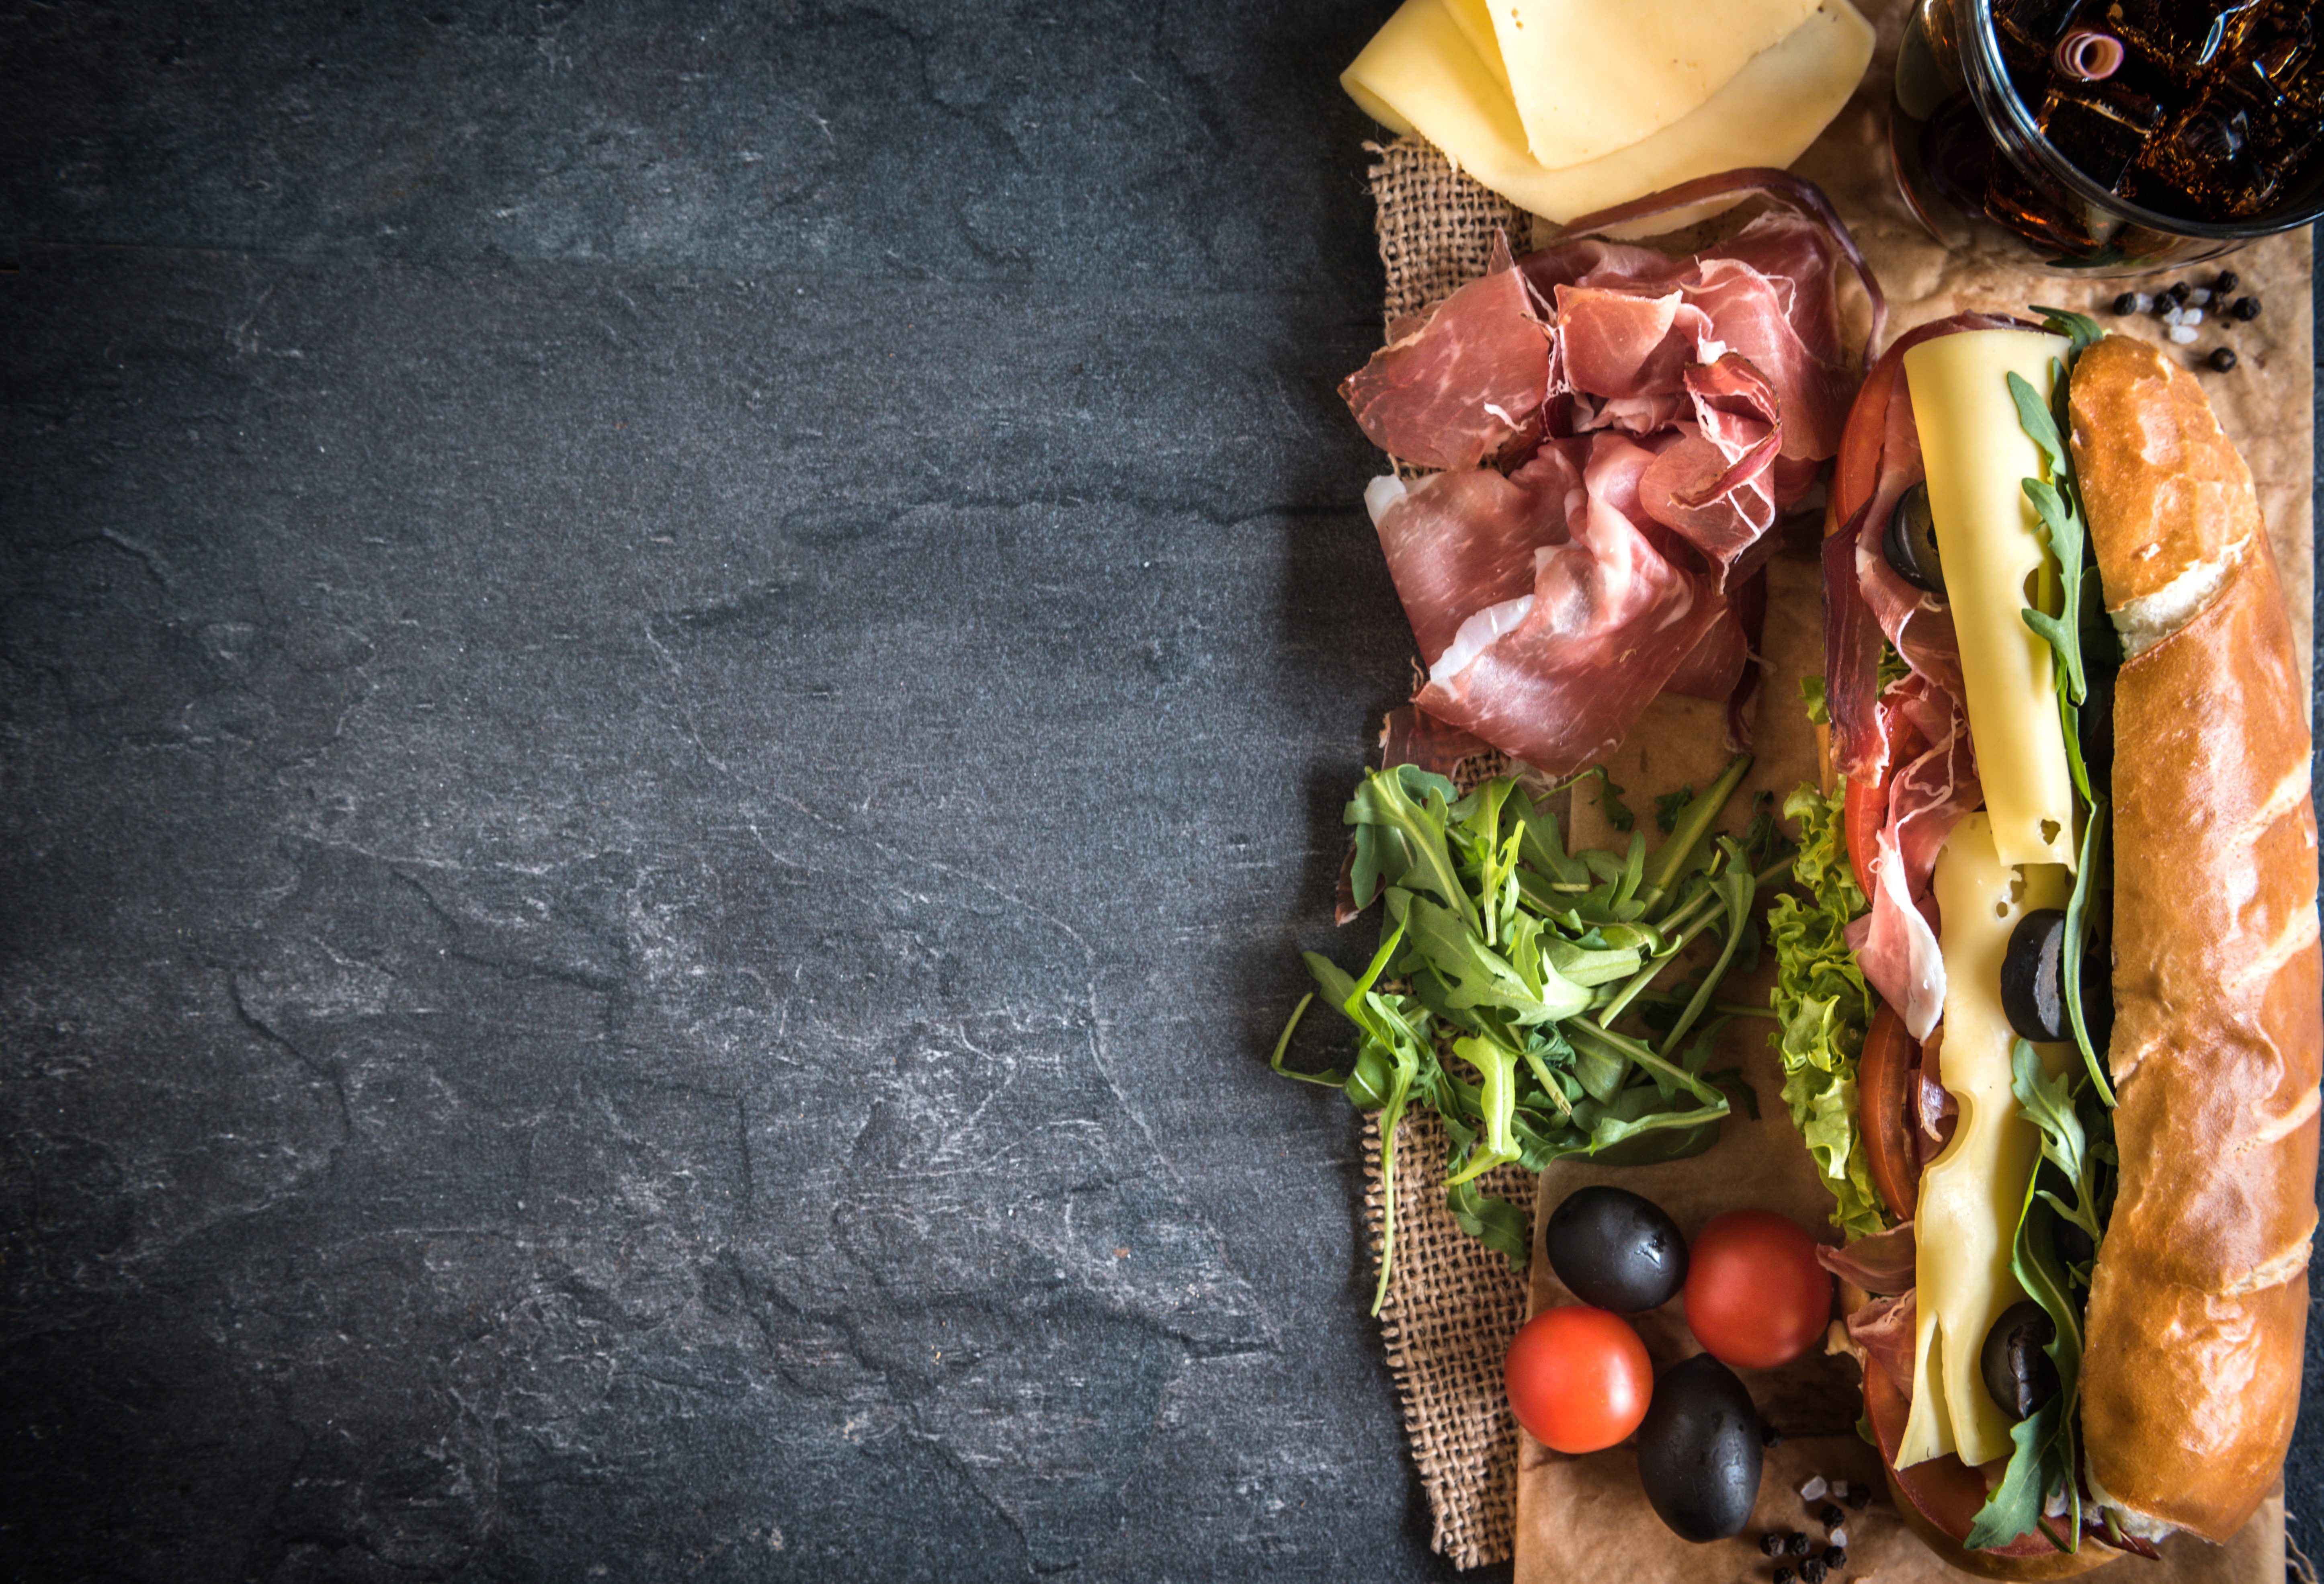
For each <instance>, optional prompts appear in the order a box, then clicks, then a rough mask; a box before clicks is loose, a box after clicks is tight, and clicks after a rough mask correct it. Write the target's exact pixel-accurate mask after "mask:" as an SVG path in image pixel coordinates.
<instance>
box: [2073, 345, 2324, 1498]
mask: <svg viewBox="0 0 2324 1584" xmlns="http://www.w3.org/2000/svg"><path fill="white" fill-rule="evenodd" d="M2158 383H2159V385H2160V387H2161V388H2160V389H2157V386H2158ZM2072 406H2073V419H2074V421H2073V431H2074V432H2073V437H2072V444H2073V448H2074V460H2075V465H2076V468H2077V470H2078V472H2079V473H2080V477H2081V479H2082V482H2083V486H2084V493H2085V497H2086V499H2087V500H2088V501H2089V508H2090V516H2091V519H2092V538H2093V540H2094V542H2095V544H2096V547H2097V549H2098V562H2099V572H2100V576H2101V577H2102V578H2103V579H2104V581H2105V585H2106V590H2107V603H2108V606H2109V608H2113V607H2114V606H2116V603H2117V602H2118V601H2120V600H2122V599H2123V598H2125V597H2130V598H2135V597H2137V596H2138V593H2139V591H2140V590H2141V589H2142V587H2143V586H2144V585H2143V582H2142V580H2144V579H2148V578H2150V577H2153V576H2163V575H2164V574H2167V575H2168V576H2177V574H2178V573H2179V572H2180V571H2183V570H2184V566H2183V565H2182V558H2184V557H2192V556H2196V555H2198V554H2203V553H2224V552H2222V551H2221V550H2220V547H2222V546H2227V545H2231V544H2232V543H2233V542H2234V540H2235V539H2237V538H2238V537H2241V538H2245V539H2248V540H2249V541H2250V548H2247V549H2246V551H2245V552H2244V553H2243V557H2242V560H2241V562H2240V564H2239V565H2238V566H2236V567H2235V568H2234V569H2233V570H2232V571H2231V572H2230V573H2229V574H2228V576H2227V584H2226V586H2225V589H2224V592H2223V593H2221V594H2220V595H2219V597H2218V600H2217V601H2216V602H2215V603H2212V604H2211V605H2210V606H2209V608H2208V609H2207V610H2204V611H2203V612H2201V613H2200V614H2199V615H2198V616H2196V617H2194V619H2193V620H2192V621H2191V622H2188V623H2187V624H2186V625H2185V626H2183V627H2181V629H2180V630H2179V631H2176V632H2174V633H2172V635H2171V636H2170V637H2168V638H2166V639H2164V640H2162V641H2161V642H2160V643H2159V644H2157V645H2155V646H2154V647H2153V649H2148V650H2147V651H2146V652H2144V653H2143V654H2141V655H2139V656H2138V657H2137V658H2135V659H2133V660H2131V661H2129V662H2128V663H2127V664H2126V665H2125V666H2124V668H2123V669H2122V672H2121V675H2120V677H2119V678H2118V680H2117V682H2116V692H2115V741H2116V743H2117V744H2118V748H2117V751H2116V759H2115V772H2114V775H2115V782H2114V790H2115V816H2114V835H2113V848H2114V877H2115V891H2114V920H2113V948H2114V996H2115V1026H2114V1034H2113V1038H2112V1044H2111V1046H2110V1048H2109V1064H2110V1065H2111V1067H2112V1069H2113V1072H2114V1075H2115V1080H2116V1089H2117V1093H2118V1097H2119V1100H2120V1102H2121V1103H2120V1106H2119V1109H2118V1110H2116V1113H2115V1128H2116V1141H2117V1144H2118V1146H2119V1148H2120V1152H2121V1160H2122V1175H2121V1184H2120V1191H2119V1193H2118V1195H2117V1198H2116V1203H2115V1208H2114V1213H2113V1216H2112V1219H2111V1220H2110V1221H2109V1223H2108V1225H2107V1236H2106V1241H2105V1244H2104V1246H2103V1248H2101V1250H2100V1253H2099V1257H2098V1269H2097V1272H2096V1274H2095V1277H2094V1280H2093V1285H2092V1288H2091V1294H2090V1303H2089V1315H2088V1322H2087V1349H2088V1350H2087V1353H2086V1355H2085V1358H2084V1362H2083V1369H2082V1380H2081V1413H2082V1424H2083V1429H2084V1445H2085V1446H2086V1448H2087V1449H2088V1455H2089V1471H2090V1474H2091V1476H2092V1478H2093V1481H2094V1483H2095V1484H2096V1485H2097V1486H2098V1487H2099V1488H2101V1489H2103V1490H2104V1491H2105V1492H2106V1493H2107V1496H2108V1497H2109V1498H2111V1499H2112V1500H2114V1501H2115V1502H2116V1503H2117V1504H2119V1505H2121V1506H2125V1507H2126V1508H2128V1509H2129V1510H2131V1511H2133V1512H2136V1513H2139V1514H2142V1515H2145V1516H2148V1517H2150V1518H2153V1519H2157V1520H2160V1521H2162V1522H2165V1523H2169V1524H2174V1525H2176V1526H2178V1527H2180V1528H2184V1529H2189V1530H2191V1531H2193V1532H2194V1533H2198V1534H2201V1535H2203V1536H2204V1537H2206V1538H2208V1539H2210V1540H2213V1541H2225V1540H2226V1539H2227V1537H2228V1536H2229V1535H2231V1534H2233V1533H2235V1532H2236V1530H2237V1529H2238V1528H2240V1527H2241V1526H2242V1525H2243V1524H2244V1523H2245V1521H2246V1519H2247V1518H2249V1517H2250V1515H2251V1514H2252V1512H2253V1511H2254V1510H2255V1508H2256V1507H2257V1506H2258V1504H2259V1502H2260V1501H2261V1499H2262V1498H2263V1497H2265V1495H2266V1494H2267V1492H2268V1490H2269V1489H2270V1488H2271V1487H2272V1486H2273V1483H2274V1480H2275V1478H2276V1473H2277V1469H2278V1468H2279V1467H2280V1465H2281V1463H2282V1458H2283V1454H2284V1450H2285V1449H2286V1447H2287V1446H2288V1445H2289V1444H2290V1441H2291V1436H2292V1420H2293V1417H2294V1415H2295V1414H2297V1412H2298V1409H2299V1397H2300V1364H2301V1340H2302V1338H2303V1335H2304V1332H2305V1328H2306V1324H2307V1258H2308V1247H2309V1239H2310V1236H2311V1235H2312V1233H2313V1231H2314V1229H2315V1226H2316V1203H2315V1187H2314V1185H2315V1173H2316V1159H2317V1120H2316V1118H2317V1078H2318V1060H2319V1048H2324V955H2319V949H2318V944H2317V915H2316V892H2317V854H2316V820H2315V814H2314V811H2313V808H2312V806H2311V805H2310V800H2309V760H2310V741H2309V731H2308V716H2307V704H2306V697H2305V694H2304V691H2303V688H2302V686H2301V666H2302V657H2301V656H2300V655H2299V654H2298V653H2297V651H2296V650H2295V649H2294V648H2293V644H2292V628H2291V623H2290V622H2289V620H2288V619H2287V617H2286V615H2285V613H2284V608H2283V595H2282V589H2281V587H2280V586H2279V585H2278V583H2277V580H2276V574H2275V564H2274V559H2273V555H2272V554H2271V553H2270V552H2269V550H2268V548H2267V540H2266V536H2265V535H2264V533H2263V532H2261V531H2260V530H2259V528H2258V507H2257V504H2256V502H2255V497H2254V495H2253V492H2252V488H2251V483H2250V478H2249V474H2247V473H2246V471H2245V470H2244V467H2243V464H2242V462H2241V461H2240V459H2236V458H2235V456H2234V452H2233V448H2232V447H2227V451H2226V458H2225V459H2224V460H2223V459H2222V458H2220V457H2219V456H2218V454H2217V452H2218V447H2215V446H2213V445H2212V444H2211V442H2210V441H2209V439H2208V438H2206V437H2205V434H2204V431H2208V433H2209V434H2210V435H2216V434H2217V432H2218V426H2217V424H2216V423H2214V422H2212V421H2211V420H2210V417H2209V404H2208V402H2206V401H2204V398H2203V395H2202V391H2201V387H2200V385H2199V382H2197V381H2196V380H2195V379H2194V378H2193V377H2192V376H2191V375H2189V374H2186V373H2182V372H2181V371H2179V370H2178V369H2176V368H2175V367H2172V365H2170V364H2168V363H2167V362H2166V361H2164V360H2163V359H2162V358H2161V357H2160V356H2159V355H2156V354H2155V353H2154V351H2153V348H2152V347H2147V346H2144V345H2143V344H2140V343H2133V342H2127V341H2126V340H2124V339H2123V338H2121V337H2112V336H2110V337H2108V338H2107V340H2106V341H2103V342H2101V343H2099V344H2098V345H2097V346H2094V347H2092V348H2090V349H2089V351H2088V352H2086V353H2084V354H2083V355H2082V358H2081V361H2080V364H2078V365H2077V367H2076V369H2075V372H2074V381H2073V389H2072ZM2198 410H2199V416H2200V421H2198V420H2197V412H2198ZM2158 437H2161V438H2160V439H2159V438H2158ZM2171 437H2177V438H2176V441H2175V442H2174V443H2175V444H2176V445H2177V447H2178V448H2177V449H2176V450H2173V449H2172V448H2171V447H2170V446H2168V445H2165V444H2163V441H2164V440H2169V439H2171ZM2225 445H2226V442H2225V439H2224V437H2219V440H2218V446H2225ZM2172 457H2178V458H2181V462H2172V463H2170V464H2169V467H2177V466H2180V465H2182V464H2183V465H2185V466H2186V467H2187V468H2188V469H2189V470H2190V475H2189V476H2181V475H2180V474H2176V473H2172V472H2170V471H2169V470H2168V468H2166V465H2165V464H2166V461H2167V459H2169V458H2172ZM2229 462H2232V468H2230V467H2229V466H2228V463H2229ZM2229 473H2232V474H2233V475H2234V478H2233V480H2232V481H2231V480H2228V479H2227V476H2226V475H2227V474H2229ZM2094 481H2097V482H2098V483H2099V484H2101V485H2102V487H2103V490H2104V493H2103V494H2101V493H2099V492H2098V490H2095V489H2093V487H2092V486H2093V482H2094ZM2231 482H2232V483H2236V485H2237V487H2236V489H2233V490H2229V489H2227V483H2231ZM2102 502H2103V503H2102ZM2192 518H2201V519H2204V520H2190V519H2192ZM2126 521H2127V522H2130V523H2132V524H2135V525H2138V526H2136V527H2135V529H2134V530H2130V531H2126V530H2125V526H2124V525H2125V523H2126ZM2137 536H2151V537H2137ZM2149 543H2153V544H2160V545H2163V546H2164V547H2165V550H2164V553H2163V555H2161V556H2149V555H2145V554H2144V553H2143V551H2144V546H2145V545H2146V544H2149ZM2166 581H2167V578H2166ZM2126 587H2127V588H2128V589H2130V590H2131V591H2132V592H2131V593H2130V594H2129V595H2128V596H2126V595H2125V594H2124V593H2123V591H2124V589H2125V588H2126Z"/></svg>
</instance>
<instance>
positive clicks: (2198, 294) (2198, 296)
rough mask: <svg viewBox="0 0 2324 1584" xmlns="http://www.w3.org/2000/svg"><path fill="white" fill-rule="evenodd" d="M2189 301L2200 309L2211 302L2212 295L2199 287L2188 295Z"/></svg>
mask: <svg viewBox="0 0 2324 1584" xmlns="http://www.w3.org/2000/svg"><path fill="white" fill-rule="evenodd" d="M2187 300H2188V301H2189V302H2190V303H2191V304H2193V305H2194V306H2195V307H2197V308H2200V307H2202V306H2203V305H2204V304H2205V303H2207V302H2209V301H2210V300H2211V294H2210V292H2209V291H2208V290H2205V289H2204V288H2202V287H2200V286H2198V287H2196V288H2195V290H2192V291H2190V292H2189V293H2188V294H2187Z"/></svg>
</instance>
